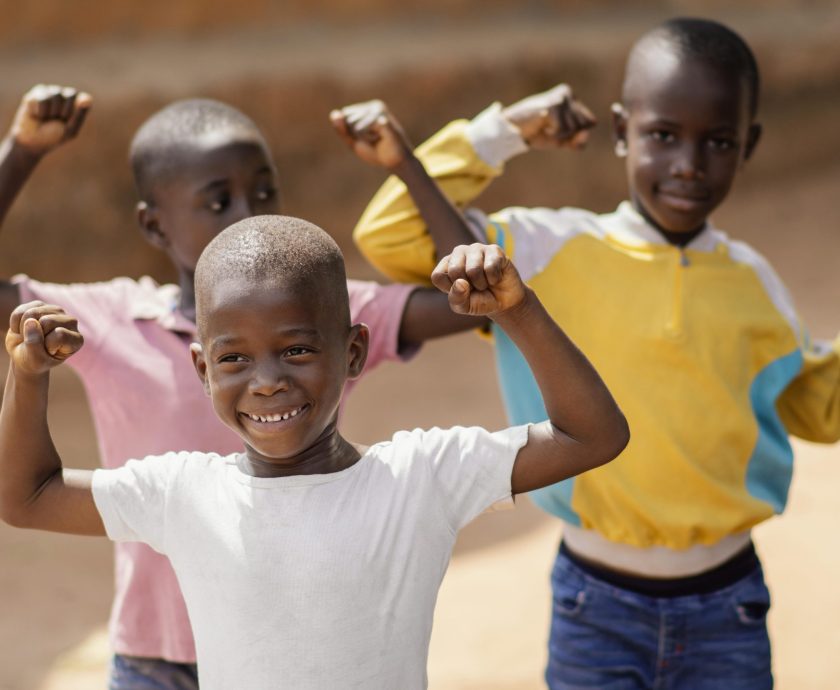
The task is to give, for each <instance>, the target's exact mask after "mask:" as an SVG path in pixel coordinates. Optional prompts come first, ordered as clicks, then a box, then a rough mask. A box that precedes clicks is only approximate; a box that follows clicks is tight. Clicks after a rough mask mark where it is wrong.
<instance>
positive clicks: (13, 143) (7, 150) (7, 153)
mask: <svg viewBox="0 0 840 690" xmlns="http://www.w3.org/2000/svg"><path fill="white" fill-rule="evenodd" d="M2 149H3V152H4V156H3V157H4V158H8V159H10V160H11V161H12V162H14V164H15V165H16V166H17V167H19V168H20V169H24V170H25V169H30V170H31V169H32V168H34V167H35V166H36V165H38V163H39V162H40V161H41V158H43V157H44V152H42V151H40V152H39V151H33V150H32V149H31V148H29V147H28V146H25V145H24V144H22V143H21V142H20V141H19V140H18V138H17V137H16V136H15V135H14V134H13V133H12V132H9V133H8V134H7V135H6V138H5V139H3V144H2Z"/></svg>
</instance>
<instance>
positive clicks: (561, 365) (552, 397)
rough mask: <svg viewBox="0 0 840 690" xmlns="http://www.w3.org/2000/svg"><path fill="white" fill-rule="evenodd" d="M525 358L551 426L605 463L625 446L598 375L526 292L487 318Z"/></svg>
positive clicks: (620, 420)
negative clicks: (512, 304)
mask: <svg viewBox="0 0 840 690" xmlns="http://www.w3.org/2000/svg"><path fill="white" fill-rule="evenodd" d="M492 318H493V320H494V321H495V322H496V323H497V324H498V325H499V326H500V327H501V328H502V329H504V331H505V333H507V335H508V336H509V337H510V338H511V340H512V341H513V342H514V343H515V344H516V346H517V347H518V348H519V350H520V352H522V355H523V356H524V357H525V359H526V361H527V362H528V365H529V366H530V368H531V371H532V372H533V374H534V377H535V379H536V381H537V384H538V386H539V388H540V393H541V394H542V397H543V402H544V405H545V408H546V412H547V413H548V419H549V421H550V422H551V425H552V427H553V428H554V429H555V430H556V431H557V432H559V433H561V434H563V435H564V436H565V437H568V438H569V439H572V440H573V441H575V442H576V443H578V444H580V445H582V446H585V447H586V448H587V453H586V456H587V457H591V458H597V457H601V456H602V457H603V458H604V460H603V461H606V460H609V459H611V458H612V457H614V456H615V455H616V454H617V453H618V452H619V451H620V450H621V448H623V447H624V445H625V444H626V443H627V438H628V432H627V423H626V421H625V419H624V416H623V414H622V413H621V411H620V410H619V408H618V406H617V404H616V402H615V400H614V399H613V397H612V395H611V394H610V392H609V390H608V389H607V387H606V385H605V384H604V382H603V381H602V380H601V377H600V376H599V375H598V372H597V371H595V368H594V367H593V366H592V365H591V364H590V362H589V360H588V359H587V358H586V356H585V355H584V354H583V353H582V352H581V351H580V350H579V349H578V348H577V346H576V345H575V344H574V343H573V342H572V341H571V339H570V338H569V337H568V336H567V335H566V334H565V333H564V332H563V330H562V329H561V328H560V327H559V326H558V325H557V324H556V323H555V322H554V320H553V319H552V318H551V316H550V315H549V314H548V312H546V310H545V308H544V307H543V305H542V303H541V302H540V301H539V299H538V298H537V297H536V295H535V294H534V293H533V291H532V290H530V289H527V291H526V297H525V299H524V300H523V301H522V302H521V303H520V304H519V305H517V306H516V307H514V308H512V309H509V310H507V311H506V312H502V313H501V314H499V315H497V316H494V317H492Z"/></svg>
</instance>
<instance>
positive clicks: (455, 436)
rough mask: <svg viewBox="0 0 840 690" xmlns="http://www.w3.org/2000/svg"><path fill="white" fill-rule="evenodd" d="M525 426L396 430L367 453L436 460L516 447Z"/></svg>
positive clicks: (525, 431) (524, 435) (523, 438)
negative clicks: (492, 429) (495, 428)
mask: <svg viewBox="0 0 840 690" xmlns="http://www.w3.org/2000/svg"><path fill="white" fill-rule="evenodd" d="M527 435H528V427H527V426H521V427H510V428H507V429H503V430H501V431H488V430H487V429H485V428H483V427H480V426H470V427H464V426H454V427H451V428H448V429H442V428H440V427H432V428H429V429H420V428H417V429H412V430H405V431H398V432H397V433H395V434H394V435H393V437H392V438H391V440H390V441H384V442H382V443H377V444H375V445H373V446H371V448H370V449H369V451H368V452H371V453H373V454H377V455H388V454H390V455H396V454H399V455H400V456H401V457H411V458H415V459H419V458H421V457H422V458H428V459H430V460H433V461H434V460H435V459H436V458H437V459H439V458H441V457H443V456H448V455H452V456H457V457H458V458H459V459H460V458H463V457H466V456H469V455H470V454H472V453H474V452H479V451H481V452H482V453H485V452H487V451H490V452H492V451H494V450H504V449H507V448H516V449H518V448H519V447H520V446H521V445H523V443H524V442H525V440H527Z"/></svg>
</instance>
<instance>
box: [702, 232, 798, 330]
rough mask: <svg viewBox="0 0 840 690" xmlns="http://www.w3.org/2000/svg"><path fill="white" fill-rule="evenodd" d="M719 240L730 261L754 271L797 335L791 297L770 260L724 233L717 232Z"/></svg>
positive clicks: (796, 321)
mask: <svg viewBox="0 0 840 690" xmlns="http://www.w3.org/2000/svg"><path fill="white" fill-rule="evenodd" d="M719 241H720V242H722V243H724V244H725V245H726V248H727V250H728V252H729V257H730V258H731V259H732V261H734V262H735V263H736V264H740V265H742V266H746V267H748V268H749V269H751V270H752V271H753V272H754V273H755V275H756V277H757V278H758V280H759V282H760V283H761V285H762V287H763V288H764V292H765V293H766V294H767V297H768V298H769V299H770V300H771V302H772V303H773V305H774V306H775V308H776V310H777V311H778V312H779V313H780V314H781V315H782V316H783V317H784V318H785V320H786V321H787V322H788V324H789V325H790V327H791V328H792V329H793V331H794V332H795V333H796V334H797V337H799V336H800V322H799V316H798V315H797V313H796V307H795V306H794V303H793V298H792V297H791V294H790V292H789V291H788V289H787V286H785V284H784V282H783V281H782V279H781V278H780V277H779V275H778V274H777V273H776V271H775V270H774V269H773V266H772V265H771V264H770V262H769V261H768V260H767V259H766V258H765V257H764V256H762V255H761V253H759V252H758V251H757V250H756V249H755V248H753V247H751V246H750V245H748V244H747V243H746V242H741V241H737V240H732V239H730V238H729V237H728V236H727V235H726V234H725V233H722V232H719Z"/></svg>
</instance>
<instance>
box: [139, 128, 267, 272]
mask: <svg viewBox="0 0 840 690" xmlns="http://www.w3.org/2000/svg"><path fill="white" fill-rule="evenodd" d="M173 158H174V160H172V161H171V162H170V163H169V164H168V166H167V168H168V170H167V168H164V172H163V173H162V175H161V180H160V183H158V184H153V185H152V188H151V192H150V197H149V199H148V200H147V201H145V202H142V203H141V204H140V205H139V207H138V215H139V220H140V225H141V227H142V229H143V231H144V233H145V234H146V237H147V239H148V240H149V241H150V242H151V243H152V244H153V245H154V246H156V247H158V248H160V249H163V250H164V251H166V252H167V254H169V257H170V259H171V260H172V262H173V263H174V264H175V267H176V268H177V269H178V270H179V272H182V273H188V274H192V273H193V272H194V271H195V266H196V263H197V262H198V257H199V256H200V255H201V252H202V251H203V250H204V248H205V247H206V246H207V244H208V243H209V242H210V240H212V239H213V238H214V237H215V236H216V235H218V234H219V233H220V232H221V231H222V230H223V229H224V228H226V227H227V226H229V225H232V224H233V223H235V222H237V221H239V220H242V219H243V218H248V217H250V216H254V215H260V214H269V213H276V212H277V210H278V207H279V196H278V193H277V180H276V176H277V175H276V171H275V169H274V164H273V162H272V160H271V156H270V154H269V152H268V150H267V149H266V146H265V142H264V141H263V140H262V139H261V138H260V137H259V136H258V135H257V134H256V133H255V132H254V131H250V130H247V129H244V128H237V127H229V128H223V129H220V130H214V131H210V132H207V133H205V134H203V135H201V136H199V137H196V138H195V139H193V140H191V141H189V142H188V143H186V144H185V145H184V146H183V148H182V149H181V150H179V151H177V153H175V154H173Z"/></svg>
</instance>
